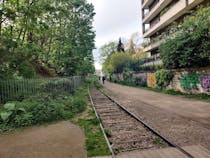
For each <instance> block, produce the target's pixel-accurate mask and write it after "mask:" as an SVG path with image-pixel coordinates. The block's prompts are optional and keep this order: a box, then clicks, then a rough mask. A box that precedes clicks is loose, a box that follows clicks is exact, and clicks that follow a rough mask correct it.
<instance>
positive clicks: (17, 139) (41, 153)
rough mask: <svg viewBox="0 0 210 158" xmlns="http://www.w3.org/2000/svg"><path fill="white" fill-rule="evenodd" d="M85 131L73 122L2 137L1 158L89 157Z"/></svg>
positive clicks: (0, 143)
mask: <svg viewBox="0 0 210 158" xmlns="http://www.w3.org/2000/svg"><path fill="white" fill-rule="evenodd" d="M86 155H87V154H86V150H85V136H84V134H83V131H82V130H81V129H80V128H79V127H78V126H76V125H73V124H71V123H70V122H60V123H56V124H52V125H48V126H40V127H33V128H28V129H25V130H23V131H17V132H14V133H7V134H1V135H0V158H85V157H86Z"/></svg>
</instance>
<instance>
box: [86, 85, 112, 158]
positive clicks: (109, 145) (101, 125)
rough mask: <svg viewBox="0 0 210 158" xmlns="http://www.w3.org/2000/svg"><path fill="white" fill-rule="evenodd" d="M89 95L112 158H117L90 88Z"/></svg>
mask: <svg viewBox="0 0 210 158" xmlns="http://www.w3.org/2000/svg"><path fill="white" fill-rule="evenodd" d="M88 95H89V98H90V102H91V105H92V107H93V110H94V112H95V115H96V117H97V119H98V120H99V122H100V123H99V125H100V128H101V130H102V133H103V135H104V138H105V139H106V143H107V145H108V147H109V151H110V153H111V154H112V158H116V156H115V153H114V151H113V149H112V146H111V144H110V142H109V139H108V137H107V135H106V133H105V130H104V126H103V124H102V122H101V120H100V118H99V116H98V113H97V111H96V109H95V106H94V103H93V99H92V96H91V94H90V87H88Z"/></svg>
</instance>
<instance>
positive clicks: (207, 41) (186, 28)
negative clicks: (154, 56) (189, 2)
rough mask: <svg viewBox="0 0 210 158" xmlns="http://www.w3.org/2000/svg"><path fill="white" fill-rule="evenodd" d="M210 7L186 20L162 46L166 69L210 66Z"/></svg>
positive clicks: (202, 9) (161, 53)
mask: <svg viewBox="0 0 210 158" xmlns="http://www.w3.org/2000/svg"><path fill="white" fill-rule="evenodd" d="M209 18H210V7H206V8H200V9H199V10H198V11H197V12H196V14H193V15H191V16H189V17H187V18H186V19H185V21H184V22H183V23H182V24H180V28H179V30H178V31H177V32H175V33H174V34H173V35H171V36H170V37H169V38H168V39H167V40H166V42H165V43H163V44H162V45H161V46H160V55H161V58H162V61H163V64H164V67H165V68H168V69H173V68H189V67H193V66H198V67H201V66H207V65H210V55H209V54H210V34H209V33H210V27H209V26H210V20H207V19H209Z"/></svg>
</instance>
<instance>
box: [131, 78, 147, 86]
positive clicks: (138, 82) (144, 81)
mask: <svg viewBox="0 0 210 158" xmlns="http://www.w3.org/2000/svg"><path fill="white" fill-rule="evenodd" d="M134 82H135V84H136V85H137V86H142V87H147V79H146V78H145V79H144V78H141V77H136V78H134Z"/></svg>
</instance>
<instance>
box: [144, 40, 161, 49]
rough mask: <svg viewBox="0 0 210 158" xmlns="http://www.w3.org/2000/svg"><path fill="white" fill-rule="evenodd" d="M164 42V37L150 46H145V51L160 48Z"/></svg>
mask: <svg viewBox="0 0 210 158" xmlns="http://www.w3.org/2000/svg"><path fill="white" fill-rule="evenodd" d="M163 42H164V39H161V40H159V41H155V42H153V43H150V44H149V45H148V46H146V47H144V52H149V51H151V50H154V49H156V48H158V47H159V46H160V45H161V44H162V43H163Z"/></svg>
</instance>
